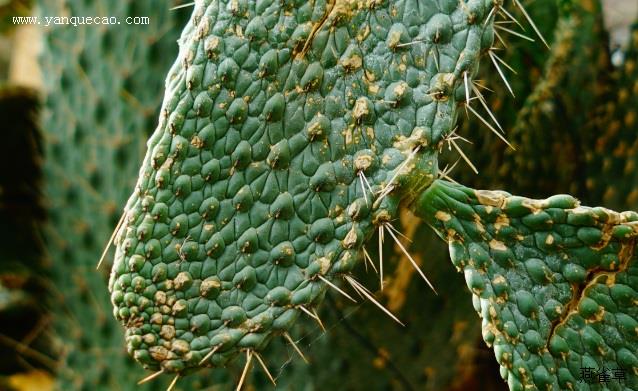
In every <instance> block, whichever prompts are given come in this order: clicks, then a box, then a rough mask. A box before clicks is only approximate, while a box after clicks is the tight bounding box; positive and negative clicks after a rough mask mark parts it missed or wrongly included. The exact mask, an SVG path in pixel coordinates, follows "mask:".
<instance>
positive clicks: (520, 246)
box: [416, 180, 638, 390]
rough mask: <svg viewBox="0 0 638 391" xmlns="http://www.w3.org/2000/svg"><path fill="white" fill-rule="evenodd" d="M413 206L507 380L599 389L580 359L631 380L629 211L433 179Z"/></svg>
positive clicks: (635, 345)
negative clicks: (445, 255)
mask: <svg viewBox="0 0 638 391" xmlns="http://www.w3.org/2000/svg"><path fill="white" fill-rule="evenodd" d="M416 207H417V212H418V213H419V214H420V215H421V216H423V217H424V218H426V219H428V221H430V222H431V223H432V224H433V225H434V226H435V228H436V230H437V232H438V234H439V235H440V236H441V237H442V238H444V239H445V240H446V241H448V242H449V246H450V255H451V258H452V262H453V264H454V265H455V266H456V267H457V269H458V270H459V271H462V272H463V273H464V275H465V281H466V283H467V286H468V288H469V289H470V291H471V292H472V296H473V304H474V307H475V309H476V311H477V312H478V313H479V316H480V317H481V319H482V323H483V338H484V339H485V341H486V342H487V343H488V345H490V346H492V347H493V348H494V352H495V355H496V359H497V361H498V363H499V364H500V365H501V374H502V376H503V378H504V379H505V380H506V381H507V383H508V385H509V387H510V389H511V390H523V389H578V390H590V389H591V390H598V389H603V385H601V383H598V382H595V380H596V379H593V380H594V382H591V384H590V383H588V382H587V381H579V380H581V379H582V370H581V368H593V369H595V370H596V371H599V370H601V369H602V368H607V369H609V370H612V369H614V370H616V369H619V370H621V371H623V373H624V374H625V380H624V382H618V381H617V382H609V383H605V384H604V386H605V387H607V388H606V389H612V390H622V389H636V388H637V387H638V358H637V357H636V351H638V307H636V305H635V303H636V300H637V299H638V293H637V292H636V290H635V288H636V282H637V281H638V265H636V255H635V251H636V238H637V237H638V214H636V213H634V212H623V213H616V212H613V211H611V210H609V209H605V208H588V207H582V206H580V205H579V202H578V201H577V200H576V199H574V198H573V197H571V196H567V195H558V196H553V197H550V198H548V199H545V200H532V199H528V198H524V197H517V196H511V195H510V194H508V193H505V192H500V191H486V190H474V189H470V188H467V187H464V186H461V185H456V184H452V183H449V182H445V181H440V180H438V181H436V182H434V183H433V184H432V185H431V186H430V187H429V188H428V189H427V190H426V191H425V192H424V193H423V195H422V197H421V198H420V199H419V200H418V201H417V204H416ZM584 380H587V379H584Z"/></svg>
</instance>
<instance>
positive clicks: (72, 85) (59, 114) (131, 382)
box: [41, 0, 183, 390]
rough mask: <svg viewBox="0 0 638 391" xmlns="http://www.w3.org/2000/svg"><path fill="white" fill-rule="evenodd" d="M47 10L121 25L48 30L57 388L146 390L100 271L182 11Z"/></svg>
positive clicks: (58, 5) (127, 7)
mask: <svg viewBox="0 0 638 391" xmlns="http://www.w3.org/2000/svg"><path fill="white" fill-rule="evenodd" d="M63 3H64V4H63ZM41 6H42V14H43V15H48V16H50V15H82V16H86V15H108V16H116V17H118V18H119V19H120V20H122V25H120V26H106V25H102V26H95V25H91V26H78V27H73V26H66V25H64V26H51V27H50V28H47V29H44V35H45V37H44V39H45V42H46V44H45V45H44V47H45V51H44V53H43V54H42V59H41V62H42V67H43V74H44V75H46V78H45V81H46V83H47V84H46V86H45V90H46V91H45V92H46V102H45V109H46V111H45V113H44V116H43V119H42V123H43V132H44V138H45V145H46V151H45V156H46V159H45V165H44V175H45V182H46V187H45V190H44V195H45V198H46V200H47V205H46V206H47V209H48V212H49V220H50V221H49V225H48V228H47V231H46V238H47V251H48V255H49V262H50V263H51V265H52V268H53V271H52V273H53V276H52V278H53V282H52V283H51V284H50V286H51V292H50V293H49V297H50V298H51V301H52V303H51V313H52V318H53V327H50V329H53V330H54V334H55V341H54V345H53V347H52V349H53V350H54V351H55V352H57V354H56V356H55V357H56V358H57V359H59V369H58V371H57V381H58V387H59V388H60V389H66V390H76V389H94V390H102V389H110V390H113V389H118V390H127V389H139V388H138V387H136V386H135V383H136V381H137V380H139V379H140V378H141V377H143V376H144V372H143V371H141V370H140V369H139V368H138V366H137V365H134V363H133V361H132V360H128V359H127V357H126V353H125V350H124V349H123V348H122V346H123V336H122V333H121V330H120V328H119V327H118V325H117V323H116V322H115V321H114V320H113V319H112V317H111V316H110V312H111V311H110V305H109V302H108V297H105V296H104V295H101V294H100V293H99V292H102V291H105V290H106V283H107V279H108V276H107V275H106V273H96V272H95V264H96V262H97V260H98V259H99V258H100V254H101V253H102V250H103V249H104V241H105V240H107V239H108V237H109V236H110V234H111V232H112V230H113V228H114V227H115V224H116V223H117V220H118V218H119V211H120V210H121V205H122V204H123V202H125V200H126V197H127V195H128V192H129V190H130V189H131V188H132V187H133V185H134V182H135V176H136V173H137V168H138V165H139V162H140V161H141V159H142V156H143V150H144V140H145V138H146V137H147V135H148V133H149V131H150V130H151V129H152V127H153V126H154V124H153V122H154V121H155V119H154V118H155V113H156V111H157V110H158V108H159V105H160V101H161V98H160V97H159V96H158V95H157V92H158V91H161V89H162V85H163V80H164V76H165V74H166V72H167V70H168V69H169V67H170V61H172V60H169V58H171V57H173V56H174V55H176V53H177V45H176V43H175V41H176V39H177V37H178V35H179V32H178V29H179V31H181V21H180V18H183V14H182V15H180V14H179V11H176V12H172V13H169V10H168V8H169V5H168V4H163V5H162V6H158V5H156V4H151V2H135V1H126V2H119V3H117V4H115V3H110V2H103V1H88V0H74V1H67V2H59V1H52V0H51V1H49V0H46V1H43V2H42V4H41ZM127 16H148V17H150V20H151V24H149V25H139V26H131V25H126V26H125V25H124V22H123V19H124V18H125V17H127ZM173 26H180V27H175V28H173ZM171 53H174V54H173V55H171ZM167 57H168V58H167Z"/></svg>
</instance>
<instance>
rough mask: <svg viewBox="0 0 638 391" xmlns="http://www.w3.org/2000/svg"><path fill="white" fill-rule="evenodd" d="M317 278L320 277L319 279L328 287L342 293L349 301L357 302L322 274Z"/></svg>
mask: <svg viewBox="0 0 638 391" xmlns="http://www.w3.org/2000/svg"><path fill="white" fill-rule="evenodd" d="M317 277H319V279H320V280H321V281H323V282H325V283H326V285H328V286H329V287H331V288H332V289H334V290H336V291H337V292H339V293H341V294H342V295H344V296H345V297H347V298H348V299H350V300H352V301H353V302H355V303H356V302H357V301H356V300H355V299H353V298H352V296H350V295H349V294H347V293H346V292H344V291H343V290H342V289H339V287H338V286H336V285H335V284H333V283H331V282H330V281H329V280H328V279H327V278H325V277H324V276H322V275H321V274H317Z"/></svg>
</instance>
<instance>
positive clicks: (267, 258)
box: [109, 0, 493, 373]
mask: <svg viewBox="0 0 638 391" xmlns="http://www.w3.org/2000/svg"><path fill="white" fill-rule="evenodd" d="M491 7H492V2H491V1H483V0H481V1H469V2H467V3H459V2H457V1H451V0H449V1H448V0H446V1H440V2H436V3H435V2H432V3H430V2H428V3H422V2H416V1H395V2H388V1H335V2H324V1H315V2H309V3H306V2H301V1H286V2H277V1H264V2H259V3H257V4H255V3H253V2H248V1H230V2H226V1H219V2H211V1H204V2H202V3H198V4H197V5H196V8H195V10H194V11H193V16H192V18H191V21H190V22H189V24H188V25H187V27H186V29H185V30H184V33H183V35H182V38H181V42H180V55H179V57H178V59H177V61H176V63H175V65H174V67H173V69H172V70H171V72H170V73H169V75H168V78H167V89H166V95H165V100H164V105H163V109H162V115H161V118H160V124H159V126H158V128H157V130H156V132H155V133H154V134H153V135H152V136H151V138H150V140H149V143H148V152H147V155H146V157H145V159H144V163H143V165H142V168H141V169H140V175H139V179H138V183H137V186H136V190H135V192H134V194H133V195H132V196H131V198H130V199H129V201H128V203H127V205H126V213H125V218H124V223H123V226H122V229H121V230H120V231H119V234H118V237H117V239H116V244H117V250H116V257H115V262H114V265H113V269H112V274H111V280H110V284H109V288H110V290H111V292H112V294H111V300H112V303H113V305H114V315H115V316H116V318H117V319H119V320H120V321H121V322H122V323H123V324H124V325H125V326H126V329H127V331H126V335H127V347H128V350H129V351H130V352H131V354H132V355H133V356H134V357H135V358H136V359H137V360H138V361H140V362H141V363H143V364H144V365H145V366H146V367H148V368H159V367H161V368H162V369H163V370H164V371H165V372H178V373H182V372H184V371H185V372H189V370H190V369H194V368H197V367H199V366H200V365H199V362H200V360H201V359H202V358H203V357H205V356H206V355H207V354H209V353H210V352H211V351H212V350H213V349H215V352H214V354H212V355H210V358H209V359H208V360H207V361H206V362H205V363H204V364H203V365H204V366H223V365H225V364H226V363H227V362H229V361H230V360H231V359H232V358H233V357H235V356H236V355H237V354H238V353H239V352H240V351H241V350H242V349H255V350H261V349H262V348H263V347H264V346H265V345H266V344H267V343H268V341H269V340H270V339H271V338H272V337H273V336H274V335H277V334H280V333H283V332H285V331H286V330H287V329H289V328H290V327H291V325H292V324H293V322H294V320H295V319H296V317H297V316H298V314H299V311H300V310H299V309H298V308H297V307H298V306H301V305H303V306H306V307H309V308H312V307H314V306H315V305H316V304H317V303H318V302H319V301H320V300H321V299H322V297H323V295H324V294H325V291H326V289H327V285H326V284H325V283H324V282H323V281H322V280H321V279H320V278H319V277H323V276H325V277H324V278H326V279H329V280H334V281H336V280H337V277H338V276H340V275H342V274H345V273H348V272H349V271H350V270H351V269H352V267H353V266H354V265H355V264H356V263H357V262H358V261H359V260H360V259H361V256H362V254H361V253H360V250H361V244H362V242H363V241H364V240H365V239H367V238H368V237H369V236H370V235H371V233H372V231H373V230H374V228H375V224H380V223H382V222H385V221H388V220H389V219H391V218H393V216H394V215H395V210H396V206H397V203H398V201H399V199H400V198H401V197H408V198H410V197H414V196H415V195H416V194H417V193H418V191H419V190H420V189H421V188H422V187H424V186H427V185H428V184H429V183H431V181H432V180H433V179H434V177H435V175H436V170H437V167H436V153H437V151H438V149H439V148H440V147H441V144H442V142H443V141H444V139H445V137H446V136H447V135H448V134H449V133H450V132H451V131H452V128H453V124H454V122H455V120H456V114H457V103H458V97H462V96H463V95H464V93H463V91H462V88H461V86H462V80H463V74H464V73H465V72H468V74H469V75H470V78H471V75H472V74H474V73H475V72H476V69H477V66H478V65H477V64H478V57H479V56H480V55H481V54H482V52H483V50H485V49H487V48H489V47H490V46H491V44H492V41H493V29H492V24H491V21H492V19H491V16H492V15H493V13H490V9H491ZM488 17H489V18H490V19H489V20H487V21H486V18H488ZM417 41H418V42H417ZM417 149H418V151H416V152H413V151H414V150H417ZM410 156H412V158H411V160H410V164H403V165H402V163H403V162H405V161H406V160H407V159H409V157H410ZM405 167H407V168H409V169H411V175H410V176H409V179H407V175H403V174H404V172H403V168H405ZM399 171H401V172H399ZM359 173H361V174H362V175H365V176H366V177H367V179H368V181H369V182H370V185H371V188H372V190H373V191H379V190H380V189H383V188H385V186H387V185H388V184H389V183H390V182H392V181H393V178H395V174H401V175H396V177H398V178H396V179H394V181H393V185H394V186H395V187H397V188H398V191H397V190H395V192H394V193H392V194H391V195H389V196H387V197H385V198H383V199H382V200H378V202H375V203H374V204H373V203H372V200H370V203H368V202H367V201H366V200H367V199H368V198H372V195H371V194H365V193H364V191H365V189H362V188H361V186H359V181H358V176H359ZM367 193H369V192H367Z"/></svg>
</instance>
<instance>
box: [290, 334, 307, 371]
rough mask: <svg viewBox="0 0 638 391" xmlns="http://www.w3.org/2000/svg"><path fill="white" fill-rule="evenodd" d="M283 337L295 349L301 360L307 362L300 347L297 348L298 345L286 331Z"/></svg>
mask: <svg viewBox="0 0 638 391" xmlns="http://www.w3.org/2000/svg"><path fill="white" fill-rule="evenodd" d="M284 337H285V338H286V339H287V340H288V342H290V344H291V345H292V347H293V349H295V351H296V352H297V354H298V355H299V356H300V357H301V359H302V360H304V362H305V363H306V364H308V359H307V358H306V356H304V354H303V352H302V351H301V349H299V346H297V344H296V343H295V341H294V340H293V339H292V337H291V336H290V334H288V332H285V333H284Z"/></svg>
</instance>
